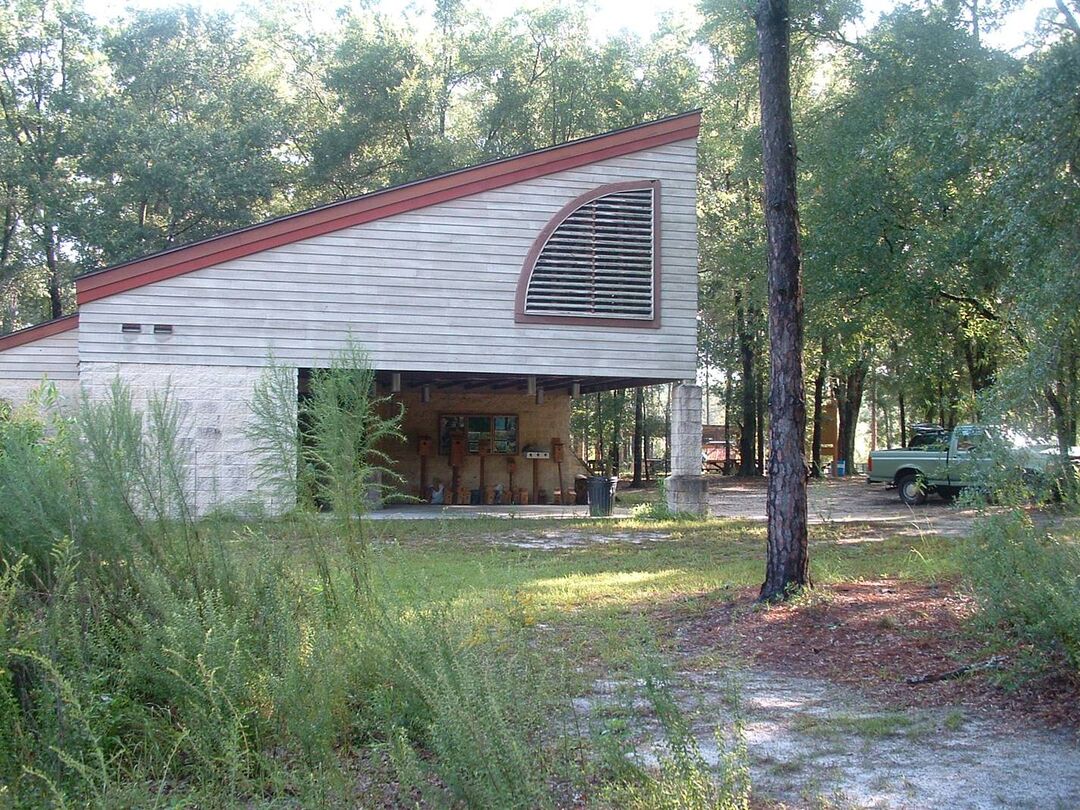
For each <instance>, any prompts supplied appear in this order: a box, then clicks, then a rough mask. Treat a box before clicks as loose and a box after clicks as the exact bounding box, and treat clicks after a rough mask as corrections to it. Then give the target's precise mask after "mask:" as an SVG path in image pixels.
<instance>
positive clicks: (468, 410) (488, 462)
mask: <svg viewBox="0 0 1080 810" xmlns="http://www.w3.org/2000/svg"><path fill="white" fill-rule="evenodd" d="M305 372H306V373H305ZM305 377H307V378H309V377H310V372H309V371H306V370H301V375H300V391H301V395H303V392H304V389H305ZM668 382H674V383H678V384H677V385H676V386H675V387H674V395H673V399H672V403H671V415H672V416H671V436H670V441H671V467H672V476H671V477H669V479H668V482H667V489H668V495H669V502H670V503H672V504H673V505H674V506H675V507H676V508H678V509H679V510H680V511H695V512H700V511H701V508H702V507H703V502H704V481H703V479H701V459H700V442H701V390H700V388H698V387H697V386H696V385H686V384H682V383H680V382H679V381H678V380H676V379H664V378H661V379H656V378H647V377H616V376H581V375H566V374H547V375H530V374H483V373H470V372H444V371H434V370H422V371H421V370H403V371H391V370H385V369H384V370H379V371H378V372H377V373H376V385H377V389H378V392H379V394H380V395H382V396H386V397H389V399H390V403H391V405H390V407H394V406H396V405H399V404H400V406H401V407H402V409H403V417H402V423H401V432H402V434H403V435H404V437H405V438H404V441H403V442H396V443H394V445H393V446H388V447H385V448H384V451H385V452H386V453H387V455H388V456H389V457H390V458H391V459H393V460H394V469H395V470H396V472H397V473H398V474H399V475H401V476H402V478H403V479H404V484H403V485H402V488H401V489H402V494H404V495H406V496H408V498H409V499H415V500H411V505H410V504H405V503H402V504H391V505H389V506H388V511H387V515H386V516H388V517H389V516H393V515H397V516H398V517H402V518H409V517H418V516H420V515H421V514H423V515H425V516H428V515H433V514H437V516H443V517H463V516H475V515H481V514H485V515H486V514H488V513H489V512H490V513H491V516H497V515H503V514H505V515H511V514H512V515H514V516H519V517H520V516H526V515H536V516H547V517H550V516H553V510H554V512H557V513H558V516H566V517H575V516H578V513H579V512H580V514H581V515H584V514H586V513H587V509H586V508H585V505H584V504H585V502H584V499H583V497H582V492H581V484H580V483H576V482H578V481H579V480H580V477H581V476H586V475H588V474H589V473H590V471H589V470H588V469H587V467H586V466H585V464H584V462H583V460H582V459H580V458H579V457H578V456H577V454H576V453H575V452H574V449H573V445H572V442H571V436H570V417H571V410H572V405H573V401H574V399H575V398H579V397H584V396H587V395H590V394H595V393H597V392H603V391H611V390H615V389H632V388H636V387H641V386H651V385H657V384H660V383H668ZM687 479H694V480H693V481H690V480H687ZM688 493H690V494H689V497H688ZM692 493H699V494H697V495H694V494H692ZM699 501H700V502H701V503H699ZM418 502H419V503H422V504H427V505H428V506H427V508H426V509H424V508H423V507H418V506H417V503H418ZM436 507H438V508H436ZM575 507H576V508H575ZM473 509H475V511H472V510H473ZM397 513H400V514H397Z"/></svg>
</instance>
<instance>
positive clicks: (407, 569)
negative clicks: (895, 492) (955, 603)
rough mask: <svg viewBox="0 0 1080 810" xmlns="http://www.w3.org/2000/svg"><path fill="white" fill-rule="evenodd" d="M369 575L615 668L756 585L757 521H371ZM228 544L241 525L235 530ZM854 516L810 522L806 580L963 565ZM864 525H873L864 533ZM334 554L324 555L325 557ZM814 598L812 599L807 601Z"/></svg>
mask: <svg viewBox="0 0 1080 810" xmlns="http://www.w3.org/2000/svg"><path fill="white" fill-rule="evenodd" d="M263 529H264V531H265V532H266V534H267V536H269V537H270V538H272V541H273V542H275V543H281V544H286V546H287V547H289V548H291V549H293V550H294V552H295V560H296V564H297V566H298V567H300V568H303V567H304V566H305V559H306V557H307V555H308V553H309V550H308V544H307V542H306V540H305V536H304V534H303V532H302V531H300V530H298V527H296V526H294V525H292V524H289V523H273V524H268V525H266V526H265V527H263ZM367 532H368V534H369V537H370V539H371V545H372V549H373V551H372V562H373V570H374V572H375V577H376V579H377V580H378V581H380V582H381V583H382V584H383V585H384V586H385V587H386V588H387V589H388V590H389V591H391V592H394V593H396V594H398V596H399V601H400V602H401V603H403V604H410V605H413V606H417V607H419V606H421V605H425V604H426V605H442V606H448V607H450V608H451V609H454V610H462V611H464V612H465V613H466V614H468V615H469V616H470V617H471V618H473V619H475V617H476V616H477V615H483V613H484V611H487V612H489V613H492V620H493V621H501V620H503V619H504V618H505V616H498V615H496V614H499V613H502V612H505V614H507V615H510V616H512V618H513V621H516V622H521V623H523V624H525V625H526V626H538V627H540V628H541V629H543V630H545V631H546V638H545V642H544V643H546V644H552V645H557V648H558V651H559V654H560V655H561V656H564V657H565V658H566V661H567V663H570V662H573V663H574V664H575V665H579V666H586V668H588V669H591V667H589V666H587V665H589V664H596V665H602V666H604V667H605V668H606V667H610V666H613V665H614V666H617V665H618V664H619V663H620V662H625V661H627V660H629V658H630V657H631V655H632V653H636V652H637V651H636V650H631V648H632V647H633V646H634V645H632V644H630V643H629V641H628V640H630V639H641V638H642V637H643V636H644V637H646V638H647V640H648V643H650V644H653V643H658V644H660V645H661V646H663V644H664V643H665V642H666V639H665V638H664V631H663V628H661V627H660V626H659V624H658V623H657V622H656V621H654V620H655V619H658V618H659V617H660V616H663V618H664V620H665V623H666V624H668V625H670V624H672V623H673V622H674V623H677V622H678V620H680V619H681V618H692V617H693V616H695V615H698V614H700V613H701V612H703V611H706V610H710V609H713V608H715V607H716V605H718V604H722V603H725V602H729V601H732V600H734V599H735V598H736V597H737V596H739V595H745V593H746V589H747V588H753V587H756V586H757V585H758V584H760V582H761V580H762V577H763V573H764V565H765V527H764V526H763V525H762V524H761V523H755V522H752V521H740V520H725V519H708V520H672V521H655V520H642V519H633V518H630V519H622V520H588V519H585V520H546V519H500V518H480V519H448V520H441V521H440V520H401V521H371V522H369V523H368V524H367ZM230 533H231V535H232V537H233V538H234V540H233V542H238V543H243V542H246V540H245V539H244V538H246V537H247V536H248V535H247V534H246V533H245V532H238V531H235V530H230ZM865 534H866V531H865V527H863V526H861V525H858V524H843V525H822V526H815V527H812V528H811V540H810V554H811V561H812V562H811V571H812V575H813V578H814V581H815V583H817V584H818V585H829V584H834V583H839V582H851V581H859V580H864V579H891V578H900V579H912V580H918V581H936V580H939V579H943V578H944V579H948V578H952V577H953V576H954V575H955V574H956V573H957V571H958V560H957V556H956V554H955V551H954V550H955V547H956V542H957V541H956V540H955V539H941V538H936V537H933V536H928V537H925V538H920V539H918V540H915V541H913V540H912V538H910V537H895V538H887V539H884V540H861V539H860V537H862V536H863V535H865ZM870 534H873V533H870ZM331 554H332V552H331ZM810 598H812V597H810Z"/></svg>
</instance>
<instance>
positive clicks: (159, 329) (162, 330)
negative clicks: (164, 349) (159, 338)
mask: <svg viewBox="0 0 1080 810" xmlns="http://www.w3.org/2000/svg"><path fill="white" fill-rule="evenodd" d="M154 334H155V335H171V334H172V324H168V323H155V324H154Z"/></svg>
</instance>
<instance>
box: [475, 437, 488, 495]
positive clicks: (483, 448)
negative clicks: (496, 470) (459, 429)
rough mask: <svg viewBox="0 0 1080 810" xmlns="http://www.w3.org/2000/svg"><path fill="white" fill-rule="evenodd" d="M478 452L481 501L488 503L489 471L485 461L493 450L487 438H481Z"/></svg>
mask: <svg viewBox="0 0 1080 810" xmlns="http://www.w3.org/2000/svg"><path fill="white" fill-rule="evenodd" d="M477 452H479V454H480V502H481V503H487V502H488V495H487V472H486V468H485V464H484V462H485V460H486V459H487V457H488V453H489V452H491V445H490V444H488V440H487V439H481V440H480V447H479V449H478V451H477Z"/></svg>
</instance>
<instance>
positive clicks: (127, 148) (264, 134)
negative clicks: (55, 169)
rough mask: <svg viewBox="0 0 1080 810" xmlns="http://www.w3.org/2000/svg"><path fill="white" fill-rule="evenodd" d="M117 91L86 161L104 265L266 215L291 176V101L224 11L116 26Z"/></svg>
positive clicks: (94, 259) (91, 254)
mask: <svg viewBox="0 0 1080 810" xmlns="http://www.w3.org/2000/svg"><path fill="white" fill-rule="evenodd" d="M104 53H105V55H106V57H107V59H108V66H109V68H110V70H111V73H112V80H113V88H112V92H111V93H110V94H109V96H108V97H107V98H103V99H101V101H100V105H101V106H100V108H99V110H98V111H97V115H96V121H95V126H94V127H93V130H92V135H91V137H90V139H89V143H88V145H87V155H86V157H85V167H86V170H87V171H88V172H90V173H91V174H92V176H94V177H95V178H96V182H97V187H96V189H95V194H94V199H93V202H92V204H91V205H90V206H88V207H87V209H86V211H85V217H84V222H83V226H84V231H85V233H84V238H85V251H86V259H87V261H88V262H90V263H92V264H95V265H99V264H108V263H112V262H116V261H120V260H124V259H130V258H133V257H135V256H139V255H142V254H145V253H150V252H153V251H156V250H161V249H163V248H167V247H171V246H174V245H177V244H181V243H183V242H189V241H192V240H195V239H199V238H204V237H207V236H212V235H215V234H218V233H221V232H223V231H227V230H230V229H233V228H236V227H239V226H243V225H247V224H250V223H252V222H255V221H257V220H259V219H262V218H264V217H265V215H266V212H267V209H268V205H269V202H270V200H271V198H272V197H273V195H274V194H275V192H276V191H277V189H278V187H279V186H280V185H281V184H282V181H283V176H282V167H281V164H280V162H279V160H278V158H277V157H276V156H275V151H276V150H277V149H279V148H280V147H281V145H282V143H283V141H284V122H283V116H282V114H281V113H282V104H281V102H280V99H279V97H278V95H277V93H276V91H275V88H274V86H273V84H272V83H271V81H270V80H269V78H268V77H267V76H265V75H264V71H263V69H262V66H261V65H260V64H259V62H258V61H257V60H256V56H255V53H254V49H253V47H252V46H251V44H250V43H249V42H248V40H247V39H246V38H245V37H244V36H242V35H240V34H239V33H238V32H237V31H236V28H235V25H234V23H233V22H232V20H231V19H230V18H229V17H228V16H226V15H222V14H214V15H210V14H206V13H204V12H201V11H199V10H197V9H194V8H191V7H188V8H173V9H166V10H162V11H142V12H137V13H135V14H134V15H133V16H132V17H131V18H130V19H128V20H126V21H124V22H122V23H121V24H120V25H119V27H117V28H116V29H114V30H113V31H111V32H109V35H108V36H107V37H106V39H105V41H104Z"/></svg>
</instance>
